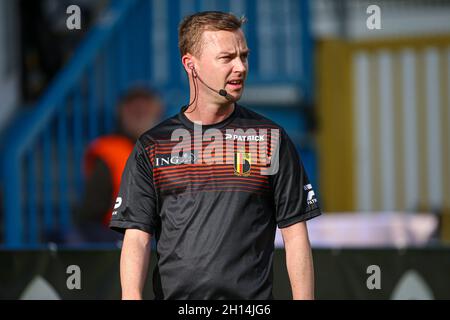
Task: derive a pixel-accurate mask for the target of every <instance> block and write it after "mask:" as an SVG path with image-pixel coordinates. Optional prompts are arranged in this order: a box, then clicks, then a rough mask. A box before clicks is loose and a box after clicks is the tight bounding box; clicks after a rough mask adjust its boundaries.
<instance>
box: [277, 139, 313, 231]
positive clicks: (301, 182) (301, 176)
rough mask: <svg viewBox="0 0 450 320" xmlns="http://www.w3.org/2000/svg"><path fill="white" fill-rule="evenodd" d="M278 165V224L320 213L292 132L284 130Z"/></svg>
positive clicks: (281, 225) (290, 223)
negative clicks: (288, 133)
mask: <svg viewBox="0 0 450 320" xmlns="http://www.w3.org/2000/svg"><path fill="white" fill-rule="evenodd" d="M278 155H279V156H278V163H279V168H278V171H277V172H276V174H275V175H273V176H272V190H273V196H274V205H275V211H276V216H275V218H276V222H277V225H278V227H279V228H284V227H288V226H290V225H293V224H295V223H297V222H301V221H306V220H309V219H311V218H314V217H316V216H318V215H320V214H321V212H320V208H319V206H318V203H317V198H316V196H315V193H314V190H313V188H312V186H311V183H310V182H309V179H308V176H307V174H306V172H305V168H304V166H303V163H302V161H301V159H300V157H299V155H298V152H297V150H296V148H295V146H294V144H293V143H292V141H291V139H290V138H289V136H288V135H287V134H286V132H284V130H281V135H280V140H279V153H278Z"/></svg>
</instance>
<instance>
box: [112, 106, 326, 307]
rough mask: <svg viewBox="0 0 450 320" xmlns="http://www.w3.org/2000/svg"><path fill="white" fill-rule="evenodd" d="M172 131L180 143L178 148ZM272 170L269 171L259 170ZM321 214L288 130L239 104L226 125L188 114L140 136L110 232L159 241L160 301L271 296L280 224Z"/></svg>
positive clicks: (155, 275) (157, 281) (157, 278)
mask: <svg viewBox="0 0 450 320" xmlns="http://www.w3.org/2000/svg"><path fill="white" fill-rule="evenodd" d="M239 129H240V130H239ZM174 133H175V134H176V135H181V136H182V138H178V139H176V140H175V141H173V138H172V134H174ZM187 133H189V135H187ZM195 134H196V135H195ZM187 137H190V139H187ZM217 137H218V138H217ZM221 139H223V140H221ZM175 146H177V147H178V148H179V149H176V150H175V149H174V147H175ZM181 147H183V149H180V148H181ZM174 150H175V151H176V152H174ZM179 150H180V151H179ZM276 154H278V157H276ZM263 159H266V160H267V161H266V162H265V163H264V161H263ZM276 159H278V164H279V166H276V163H277V161H276ZM269 167H272V168H273V169H272V174H267V172H264V171H263V170H267V169H268V168H269ZM318 215H320V210H319V207H318V204H317V200H316V198H315V196H314V191H313V190H312V187H311V185H310V183H309V181H308V177H307V175H306V172H305V170H304V167H303V164H302V162H301V160H300V158H299V156H298V153H297V151H296V149H295V147H294V145H293V143H292V141H291V140H290V138H289V137H288V136H287V134H286V133H285V131H284V130H283V129H282V128H281V127H280V126H278V125H276V124H275V123H274V122H272V121H271V120H269V119H267V118H265V117H263V116H261V115H259V114H257V113H255V112H253V111H251V110H249V109H247V108H244V107H242V106H239V105H237V104H235V108H234V111H233V113H232V114H231V115H230V116H229V117H228V118H227V119H225V120H224V121H222V122H220V123H217V124H214V125H204V126H202V128H201V130H196V129H195V128H194V123H193V122H191V121H190V120H189V119H188V118H187V117H186V116H185V115H184V113H183V110H182V111H181V112H180V113H179V114H177V115H175V116H173V117H171V118H169V119H167V120H166V121H164V122H162V123H161V124H159V125H157V126H156V127H154V128H153V129H151V130H149V131H147V132H146V133H144V134H143V135H142V136H141V137H140V138H139V139H138V141H137V143H136V145H135V148H134V150H133V152H132V154H131V155H130V157H129V159H128V161H127V164H126V167H125V170H124V172H123V175H122V182H121V187H120V192H119V196H118V199H117V202H116V205H115V208H114V212H113V216H112V220H111V223H110V227H111V228H112V229H114V230H117V231H120V232H124V231H125V229H128V228H133V229H140V230H142V231H145V232H148V233H150V234H152V235H153V236H154V237H155V238H156V243H157V258H158V263H157V267H156V268H155V270H154V272H153V289H154V292H155V297H156V299H272V298H273V296H272V282H273V268H272V261H273V251H274V238H275V231H276V226H277V225H278V227H279V228H283V227H287V226H289V225H292V224H294V223H297V222H300V221H305V220H308V219H310V218H313V217H315V216H318Z"/></svg>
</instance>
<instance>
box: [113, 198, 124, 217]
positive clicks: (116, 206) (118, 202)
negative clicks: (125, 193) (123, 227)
mask: <svg viewBox="0 0 450 320" xmlns="http://www.w3.org/2000/svg"><path fill="white" fill-rule="evenodd" d="M121 205H122V197H117V198H116V204H115V205H114V211H113V212H112V215H113V216H115V215H116V214H117V211H116V210H117V209H118V208H119V207H120V206H121Z"/></svg>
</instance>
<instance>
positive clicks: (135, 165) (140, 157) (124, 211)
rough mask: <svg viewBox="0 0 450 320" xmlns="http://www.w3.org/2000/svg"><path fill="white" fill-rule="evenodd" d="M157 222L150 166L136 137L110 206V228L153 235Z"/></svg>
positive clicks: (122, 231)
mask: <svg viewBox="0 0 450 320" xmlns="http://www.w3.org/2000/svg"><path fill="white" fill-rule="evenodd" d="M157 221H158V214H157V205H156V192H155V188H154V184H153V168H152V165H151V162H150V160H149V157H148V155H147V153H146V151H145V149H144V147H143V146H142V143H141V142H140V141H139V140H138V141H137V142H136V145H135V146H134V149H133V151H132V153H131V154H130V156H129V157H128V160H127V163H126V165H125V169H124V171H123V173H122V179H121V183H120V190H119V194H118V197H117V199H116V203H115V205H114V208H113V213H112V218H111V222H110V224H109V226H110V228H111V229H113V230H115V231H118V232H121V233H124V232H125V229H139V230H142V231H144V232H147V233H150V234H154V232H155V229H156V226H157Z"/></svg>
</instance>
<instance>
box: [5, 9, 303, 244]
mask: <svg viewBox="0 0 450 320" xmlns="http://www.w3.org/2000/svg"><path fill="white" fill-rule="evenodd" d="M203 10H224V11H230V12H233V13H235V14H237V15H245V16H246V17H247V18H248V20H249V23H248V24H247V25H246V26H245V27H244V31H245V32H246V35H247V40H248V45H249V47H250V48H251V50H252V54H251V55H250V61H249V63H250V66H251V67H250V74H249V85H254V86H258V85H261V84H264V85H267V84H269V85H273V84H290V85H293V86H295V87H297V88H298V89H299V91H301V92H302V96H303V97H304V98H305V99H308V100H309V99H310V98H311V95H312V87H311V84H312V63H311V38H310V34H309V32H308V26H309V14H308V2H307V1H297V0H280V1H277V2H274V1H270V0H258V1H256V0H246V1H232V0H229V1H222V0H221V1H211V0H210V1H207V0H205V1H199V0H174V1H166V0H126V1H125V0H122V1H119V0H116V1H112V2H111V5H110V7H109V8H108V9H107V10H106V11H105V12H104V14H103V15H102V17H101V18H100V20H99V22H98V24H96V25H95V26H94V27H93V28H92V30H90V32H89V33H88V36H87V37H86V39H85V40H84V41H83V42H82V44H81V46H80V47H79V48H78V50H77V51H76V52H75V53H74V55H73V57H72V58H71V59H70V61H69V62H68V64H67V65H66V66H65V67H64V68H63V69H62V70H61V72H60V73H59V74H58V76H57V77H56V78H55V79H54V81H53V82H52V83H51V85H50V86H49V87H48V89H47V91H46V92H45V94H44V95H43V96H42V97H41V99H39V102H38V103H37V104H36V105H35V106H34V107H33V108H32V110H31V112H28V113H27V114H24V115H22V116H21V117H20V118H19V119H18V120H17V121H16V123H15V124H14V126H13V128H12V130H10V131H9V132H8V133H7V136H6V137H5V141H6V145H5V147H4V154H3V155H2V159H1V160H2V163H1V170H2V177H3V185H4V187H3V189H4V210H3V211H4V223H3V225H4V246H5V247H8V248H17V247H24V246H33V245H38V244H39V243H42V242H43V241H44V239H45V238H44V235H45V234H50V233H52V232H54V231H58V232H61V233H63V234H64V233H66V232H70V229H71V226H72V221H71V212H72V210H73V207H74V205H75V204H76V202H77V200H78V199H79V196H80V195H81V194H82V190H83V175H82V156H83V150H84V149H85V147H86V145H87V144H88V143H89V142H90V141H91V140H92V139H94V138H95V137H97V136H99V135H101V134H105V133H110V132H112V131H113V130H114V129H115V123H116V119H115V116H116V114H115V106H116V103H117V101H118V98H119V97H120V95H121V94H122V93H123V92H124V91H125V90H126V89H127V88H129V87H130V86H132V85H134V84H145V85H150V86H152V87H154V88H156V89H157V90H159V91H160V92H161V93H162V96H163V98H164V101H165V103H166V105H167V110H168V111H167V114H171V113H174V112H177V110H178V109H179V107H180V106H181V105H183V104H184V103H186V102H187V101H188V96H187V94H188V90H187V81H186V76H185V74H184V71H183V69H182V68H181V64H180V58H179V53H178V47H177V28H178V23H179V22H180V20H181V18H182V17H183V16H185V15H187V14H190V13H193V12H196V11H203Z"/></svg>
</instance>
